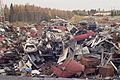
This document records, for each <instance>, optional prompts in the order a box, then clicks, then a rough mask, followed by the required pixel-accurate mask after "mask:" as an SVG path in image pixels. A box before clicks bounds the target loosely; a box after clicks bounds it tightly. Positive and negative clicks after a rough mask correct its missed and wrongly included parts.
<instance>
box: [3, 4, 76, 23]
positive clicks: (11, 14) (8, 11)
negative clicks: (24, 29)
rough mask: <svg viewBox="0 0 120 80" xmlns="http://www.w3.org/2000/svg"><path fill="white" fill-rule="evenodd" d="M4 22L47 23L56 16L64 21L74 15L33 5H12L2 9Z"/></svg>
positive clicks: (69, 12)
mask: <svg viewBox="0 0 120 80" xmlns="http://www.w3.org/2000/svg"><path fill="white" fill-rule="evenodd" d="M4 15H5V20H6V21H10V22H16V21H23V22H40V21H43V20H45V21H48V20H50V19H52V18H55V17H56V16H59V17H61V18H64V19H71V18H72V17H73V16H74V14H73V13H72V12H71V11H64V10H58V9H51V8H41V7H38V6H34V5H29V4H26V5H13V4H11V5H10V7H8V6H7V5H5V7H4Z"/></svg>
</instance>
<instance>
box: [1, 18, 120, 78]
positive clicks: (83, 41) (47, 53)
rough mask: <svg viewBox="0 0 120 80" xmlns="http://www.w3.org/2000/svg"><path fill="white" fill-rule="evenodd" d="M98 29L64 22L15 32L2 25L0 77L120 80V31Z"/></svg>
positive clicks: (54, 21) (87, 25) (53, 22)
mask: <svg viewBox="0 0 120 80" xmlns="http://www.w3.org/2000/svg"><path fill="white" fill-rule="evenodd" d="M42 24H43V23H42ZM97 25H98V24H96V23H95V22H80V23H78V24H77V25H72V24H71V23H69V22H67V21H65V20H63V19H60V18H58V19H54V20H52V21H51V22H44V27H41V26H38V25H37V28H36V25H28V26H27V27H23V28H19V27H18V28H16V29H12V28H11V27H10V25H7V24H5V23H4V25H2V24H1V26H2V27H1V28H0V32H1V35H0V50H1V53H0V74H1V75H12V76H27V77H29V76H30V77H47V78H50V77H55V78H56V77H63V78H91V79H100V78H114V77H119V75H120V74H119V73H120V62H119V60H120V58H119V56H120V33H119V29H116V28H113V27H107V26H106V27H97ZM38 27H41V29H42V32H41V33H40V31H41V30H40V31H39V30H38ZM108 29H109V30H108ZM38 33H39V34H38ZM10 35H11V36H10ZM38 35H39V36H38Z"/></svg>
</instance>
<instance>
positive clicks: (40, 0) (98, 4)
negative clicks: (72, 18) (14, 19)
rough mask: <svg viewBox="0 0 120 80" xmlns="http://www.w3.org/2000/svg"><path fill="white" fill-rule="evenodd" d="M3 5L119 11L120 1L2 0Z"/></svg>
mask: <svg viewBox="0 0 120 80" xmlns="http://www.w3.org/2000/svg"><path fill="white" fill-rule="evenodd" d="M2 2H3V3H4V4H8V5H10V4H11V3H13V4H26V3H29V4H34V5H37V6H41V7H49V8H57V9H64V10H73V9H81V10H83V9H98V8H101V9H105V10H111V9H120V0H2Z"/></svg>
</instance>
